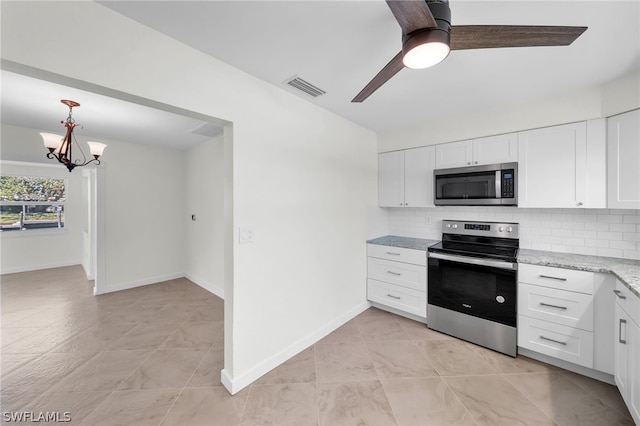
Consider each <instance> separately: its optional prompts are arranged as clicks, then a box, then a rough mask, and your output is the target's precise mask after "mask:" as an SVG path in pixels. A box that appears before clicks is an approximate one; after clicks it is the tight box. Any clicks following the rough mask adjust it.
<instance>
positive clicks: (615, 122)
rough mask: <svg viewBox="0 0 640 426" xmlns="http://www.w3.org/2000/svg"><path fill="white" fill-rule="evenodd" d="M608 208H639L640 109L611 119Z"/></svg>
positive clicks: (609, 124)
mask: <svg viewBox="0 0 640 426" xmlns="http://www.w3.org/2000/svg"><path fill="white" fill-rule="evenodd" d="M607 127H608V131H607V132H608V138H607V144H608V151H609V152H608V154H609V155H608V163H609V164H608V165H609V167H608V170H609V173H608V174H609V179H608V180H609V188H608V189H609V191H608V194H609V195H608V207H609V208H614V209H640V110H635V111H630V112H627V113H624V114H620V115H616V116H613V117H610V118H609V119H608V120H607Z"/></svg>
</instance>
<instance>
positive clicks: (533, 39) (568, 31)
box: [450, 25, 587, 50]
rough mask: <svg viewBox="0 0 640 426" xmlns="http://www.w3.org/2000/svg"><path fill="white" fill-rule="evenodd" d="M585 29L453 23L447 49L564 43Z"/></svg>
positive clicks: (566, 43)
mask: <svg viewBox="0 0 640 426" xmlns="http://www.w3.org/2000/svg"><path fill="white" fill-rule="evenodd" d="M586 29H587V27H559V26H535V25H454V26H452V27H451V33H450V34H451V50H465V49H491V48H496V47H529V46H568V45H570V44H571V43H573V41H574V40H575V39H577V38H578V37H580V35H581V34H582V33H583V32H585V31H586Z"/></svg>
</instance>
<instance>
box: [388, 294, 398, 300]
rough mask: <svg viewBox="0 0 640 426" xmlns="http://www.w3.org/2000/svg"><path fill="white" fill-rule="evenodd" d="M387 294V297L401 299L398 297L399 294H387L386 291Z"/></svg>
mask: <svg viewBox="0 0 640 426" xmlns="http://www.w3.org/2000/svg"><path fill="white" fill-rule="evenodd" d="M387 296H389V297H391V298H393V299H398V300H400V299H401V297H400V296H394V295H393V294H389V293H387Z"/></svg>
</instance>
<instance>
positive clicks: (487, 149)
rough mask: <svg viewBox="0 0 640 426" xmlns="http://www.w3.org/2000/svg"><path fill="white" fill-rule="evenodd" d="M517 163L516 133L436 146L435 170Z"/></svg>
mask: <svg viewBox="0 0 640 426" xmlns="http://www.w3.org/2000/svg"><path fill="white" fill-rule="evenodd" d="M514 161H518V136H517V134H516V133H508V134H504V135H497V136H488V137H485V138H478V139H472V140H467V141H460V142H451V143H445V144H440V145H436V169H448V168H453V167H465V166H479V165H482V164H494V163H510V162H514Z"/></svg>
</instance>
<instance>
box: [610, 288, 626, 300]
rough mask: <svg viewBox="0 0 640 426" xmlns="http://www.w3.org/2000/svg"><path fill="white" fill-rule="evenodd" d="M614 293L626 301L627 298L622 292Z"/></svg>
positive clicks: (615, 291) (616, 291)
mask: <svg viewBox="0 0 640 426" xmlns="http://www.w3.org/2000/svg"><path fill="white" fill-rule="evenodd" d="M613 292H614V293H615V294H616V296H618V298H619V299H623V300H624V299H626V298H627V296H625V295H624V294H622V292H621V291H620V290H613Z"/></svg>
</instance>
